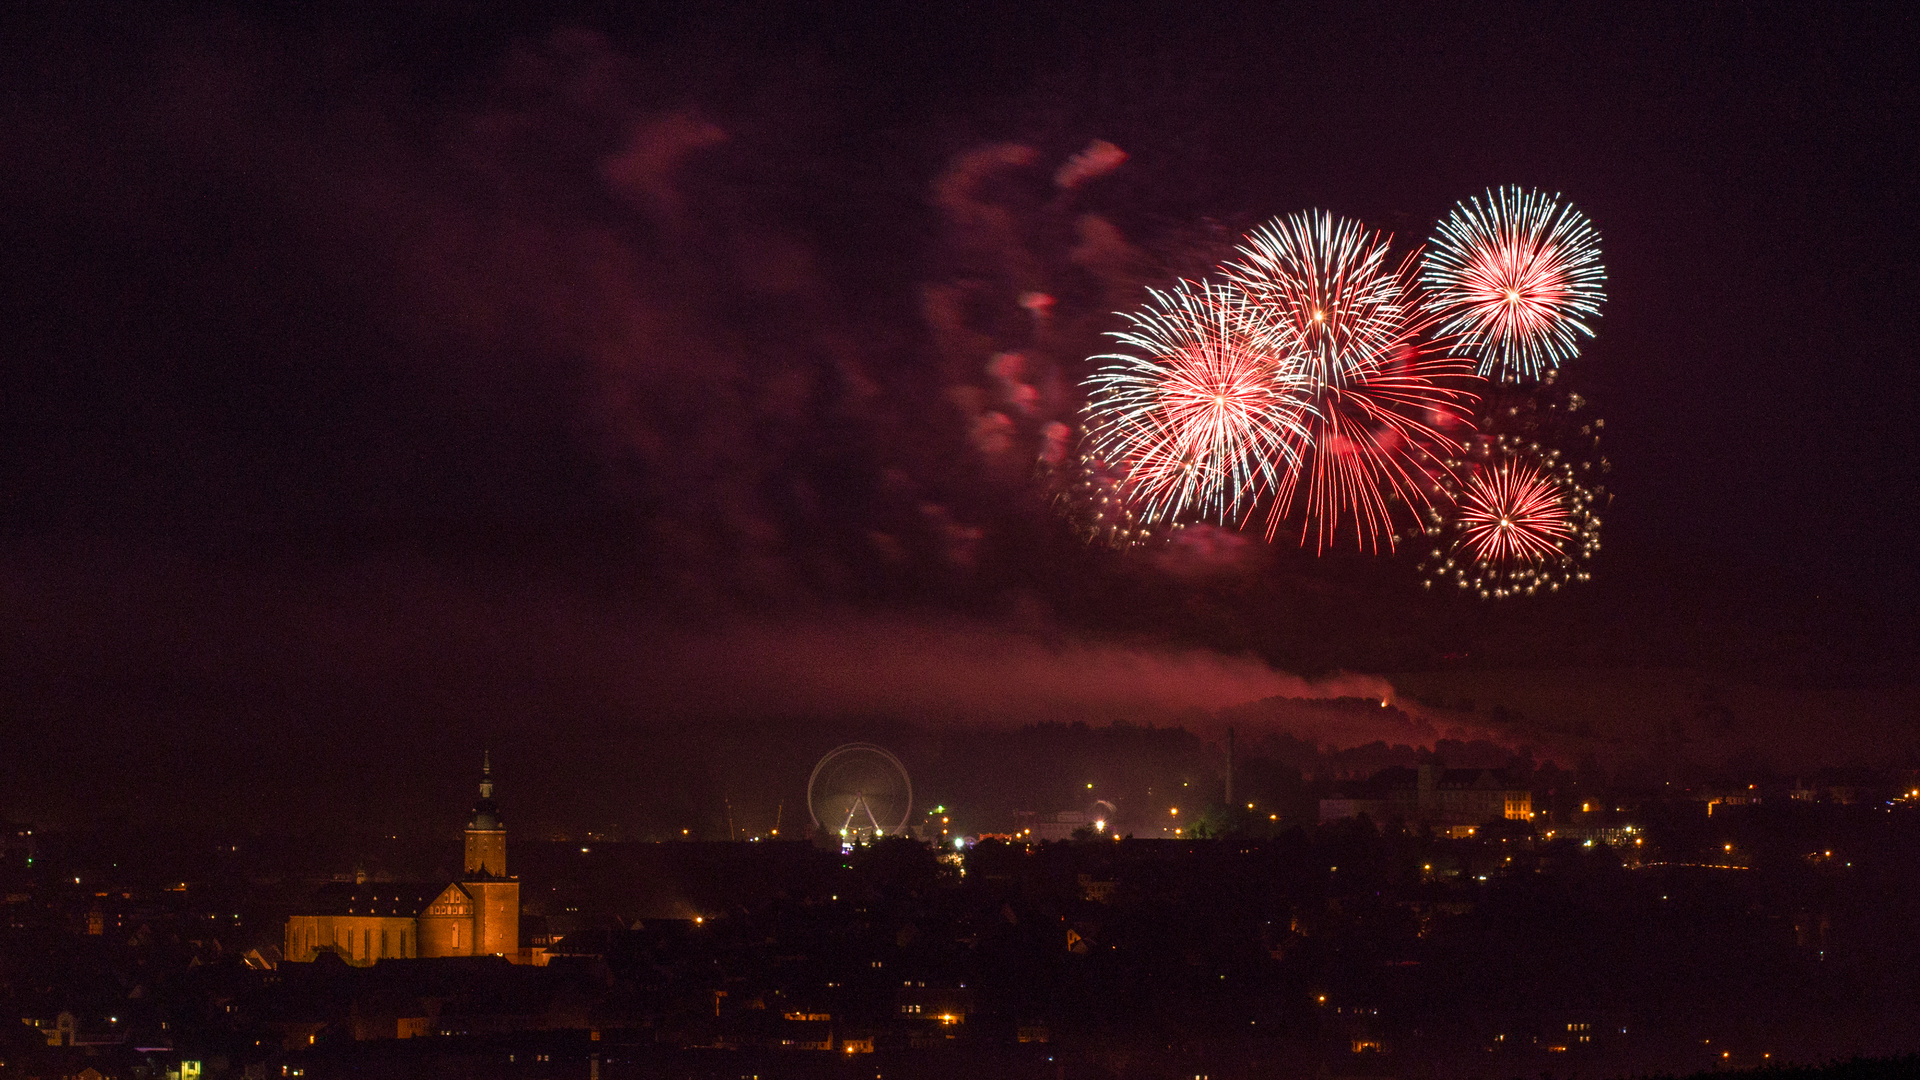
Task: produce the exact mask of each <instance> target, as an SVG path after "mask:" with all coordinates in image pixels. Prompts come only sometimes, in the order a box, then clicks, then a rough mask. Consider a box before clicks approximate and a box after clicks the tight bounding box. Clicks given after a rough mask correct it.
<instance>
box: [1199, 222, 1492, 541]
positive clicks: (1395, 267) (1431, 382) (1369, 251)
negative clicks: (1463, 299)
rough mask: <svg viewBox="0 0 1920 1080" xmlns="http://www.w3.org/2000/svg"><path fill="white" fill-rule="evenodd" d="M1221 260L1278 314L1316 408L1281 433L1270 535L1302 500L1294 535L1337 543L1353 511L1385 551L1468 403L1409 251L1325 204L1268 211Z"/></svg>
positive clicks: (1429, 489) (1264, 309) (1465, 374)
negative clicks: (1233, 253)
mask: <svg viewBox="0 0 1920 1080" xmlns="http://www.w3.org/2000/svg"><path fill="white" fill-rule="evenodd" d="M1246 239H1247V242H1246V243H1245V244H1243V245H1242V246H1241V248H1240V254H1241V256H1242V259H1243V261H1241V262H1237V263H1233V264H1230V265H1228V266H1227V267H1225V272H1226V274H1227V276H1228V279H1229V281H1230V282H1231V283H1232V284H1233V285H1235V286H1237V287H1238V288H1240V289H1241V290H1243V291H1244V292H1245V293H1246V294H1247V298H1248V303H1249V304H1251V305H1252V306H1253V307H1255V308H1256V309H1258V310H1259V311H1260V312H1261V314H1262V318H1263V319H1265V320H1267V321H1269V322H1271V323H1273V324H1277V326H1276V330H1275V331H1274V334H1275V336H1276V337H1278V338H1279V339H1280V340H1284V341H1286V342H1288V343H1289V344H1290V345H1291V346H1292V347H1293V349H1294V351H1295V354H1296V356H1297V360H1296V363H1297V364H1298V365H1299V366H1300V367H1301V368H1302V369H1303V370H1304V372H1305V373H1306V376H1307V378H1308V386H1307V388H1306V393H1307V396H1308V400H1309V402H1310V403H1311V406H1312V407H1311V408H1310V409H1309V410H1307V411H1305V412H1303V413H1302V423H1301V425H1300V427H1299V430H1298V431H1297V432H1295V433H1294V434H1293V437H1292V441H1290V442H1289V444H1288V450H1289V451H1290V454H1289V460H1288V464H1289V465H1290V466H1291V467H1289V468H1286V469H1284V470H1282V471H1281V473H1280V476H1279V482H1278V483H1277V484H1276V485H1275V486H1274V498H1273V501H1272V503H1271V504H1270V506H1269V508H1268V515H1267V536H1268V538H1269V539H1271V538H1272V537H1273V536H1274V535H1275V533H1277V532H1278V531H1279V528H1280V525H1281V524H1282V523H1283V522H1284V521H1285V520H1286V519H1287V518H1288V517H1289V516H1291V515H1292V513H1293V511H1294V509H1295V507H1296V502H1297V504H1298V506H1299V508H1300V509H1301V511H1302V513H1301V524H1300V542H1301V544H1302V545H1305V544H1306V543H1307V541H1308V539H1309V538H1312V539H1313V541H1314V544H1315V548H1316V550H1322V551H1324V550H1325V549H1326V548H1327V547H1329V546H1331V545H1332V544H1333V543H1335V542H1336V541H1337V539H1338V537H1339V534H1340V532H1341V528H1342V521H1343V520H1344V519H1346V518H1349V517H1350V518H1351V519H1352V523H1353V533H1354V539H1355V545H1356V547H1359V548H1363V549H1364V548H1367V547H1372V548H1373V549H1374V550H1376V551H1377V550H1379V548H1380V545H1381V542H1382V540H1384V541H1385V544H1386V546H1387V547H1388V548H1389V549H1391V548H1392V547H1393V546H1394V543H1395V541H1396V532H1395V522H1394V515H1395V507H1396V506H1397V505H1404V506H1406V507H1407V508H1408V509H1409V510H1410V511H1412V512H1415V513H1417V512H1419V511H1420V510H1422V509H1424V508H1428V507H1430V506H1431V505H1432V501H1433V498H1432V496H1433V492H1434V490H1435V488H1436V486H1437V484H1438V482H1439V474H1440V473H1442V472H1444V471H1445V470H1446V465H1445V459H1446V458H1447V457H1448V456H1450V455H1452V454H1457V453H1458V452H1459V450H1460V446H1459V444H1458V443H1457V442H1456V441H1455V440H1454V438H1453V437H1452V436H1451V435H1449V434H1448V433H1447V430H1446V429H1449V428H1456V427H1465V426H1466V425H1467V423H1468V409H1469V408H1470V407H1471V405H1472V403H1473V402H1474V401H1475V400H1476V397H1475V395H1474V394H1473V393H1471V392H1470V391H1468V390H1466V389H1465V388H1464V385H1465V384H1466V383H1468V382H1470V381H1471V377H1472V374H1473V365H1472V363H1471V362H1470V361H1467V360H1464V359H1462V358H1459V357H1456V356H1453V355H1451V353H1450V351H1449V350H1448V348H1447V345H1448V344H1449V343H1448V342H1447V341H1446V340H1445V339H1444V338H1442V339H1439V340H1434V339H1431V338H1428V337H1426V336H1425V335H1426V331H1427V330H1429V329H1430V328H1431V325H1432V320H1431V318H1430V317H1429V316H1428V315H1427V314H1426V313H1425V312H1424V310H1423V309H1422V307H1421V306H1420V304H1419V303H1418V298H1417V295H1416V292H1417V287H1416V284H1415V281H1414V278H1413V266H1414V258H1413V257H1412V256H1409V257H1408V258H1407V259H1406V260H1405V261H1403V262H1401V263H1399V264H1390V263H1389V262H1388V261H1387V248H1388V238H1387V237H1385V236H1383V235H1381V234H1379V233H1376V232H1373V231H1372V230H1369V229H1367V228H1366V227H1365V226H1363V225H1361V224H1359V223H1358V222H1355V221H1351V220H1347V219H1340V218H1335V217H1334V216H1333V215H1331V214H1328V213H1325V212H1305V213H1300V214H1295V215H1293V216H1292V217H1289V218H1285V219H1275V220H1274V221H1272V222H1269V223H1268V224H1266V225H1264V226H1261V227H1260V228H1258V229H1256V230H1254V231H1253V232H1252V233H1250V234H1249V235H1248V236H1247V238H1246Z"/></svg>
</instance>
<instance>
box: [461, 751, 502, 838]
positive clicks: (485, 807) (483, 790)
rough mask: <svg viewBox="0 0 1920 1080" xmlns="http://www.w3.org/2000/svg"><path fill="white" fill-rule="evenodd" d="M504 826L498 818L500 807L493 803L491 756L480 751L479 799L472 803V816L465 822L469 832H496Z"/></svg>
mask: <svg viewBox="0 0 1920 1080" xmlns="http://www.w3.org/2000/svg"><path fill="white" fill-rule="evenodd" d="M504 828H506V825H505V824H504V823H502V822H501V820H500V808H499V807H498V806H495V805H494V803H493V756H492V754H490V753H488V752H485V751H482V752H481V755H480V801H479V802H476V803H474V804H473V817H472V818H471V819H470V820H469V821H468V822H467V831H469V832H498V831H499V830H501V829H504Z"/></svg>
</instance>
